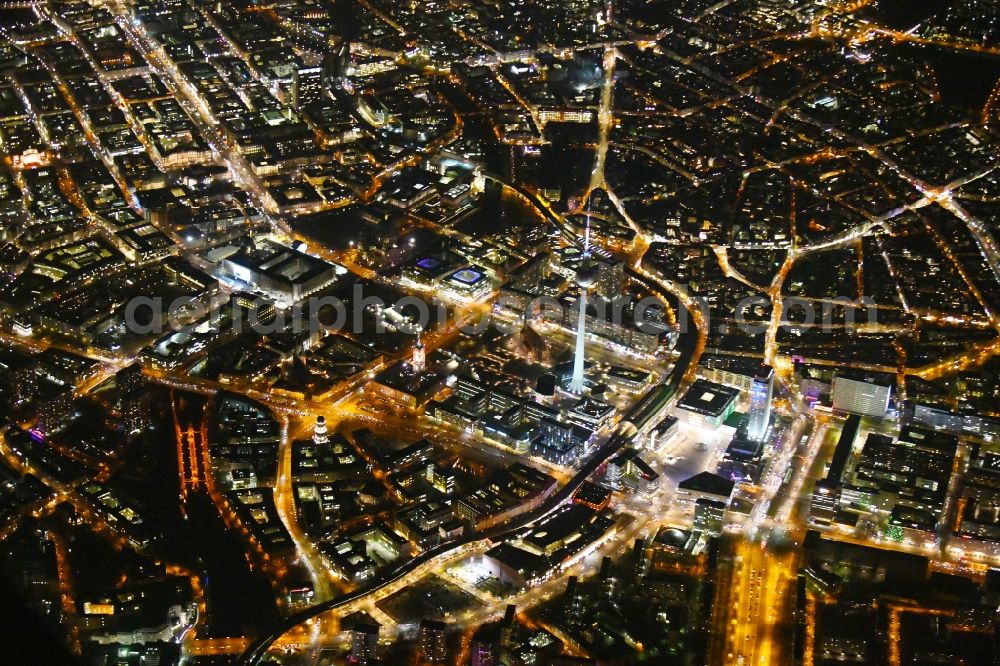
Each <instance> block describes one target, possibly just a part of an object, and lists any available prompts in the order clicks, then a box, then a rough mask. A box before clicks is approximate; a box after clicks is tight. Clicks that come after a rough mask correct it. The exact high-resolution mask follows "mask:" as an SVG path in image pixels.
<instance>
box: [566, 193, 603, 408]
mask: <svg viewBox="0 0 1000 666" xmlns="http://www.w3.org/2000/svg"><path fill="white" fill-rule="evenodd" d="M595 282H597V270H596V268H595V266H594V264H593V262H592V261H591V260H590V204H589V202H588V204H587V226H586V227H585V229H584V232H583V255H582V257H581V260H580V265H579V266H578V267H577V269H576V284H577V286H579V287H580V299H579V301H578V303H579V304H580V313H579V315H578V317H577V322H576V352H575V354H574V356H573V377H572V378H571V379H570V382H569V390H570V393H575V394H577V395H580V394H582V393H583V388H584V383H583V366H584V348H585V347H586V338H587V293H588V292H589V291H590V288H591V287H593V286H594V283H595Z"/></svg>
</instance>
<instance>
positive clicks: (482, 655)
mask: <svg viewBox="0 0 1000 666" xmlns="http://www.w3.org/2000/svg"><path fill="white" fill-rule="evenodd" d="M469 652H470V653H471V658H470V660H469V663H470V665H471V666H499V664H500V627H499V626H498V625H496V624H486V625H483V626H482V627H480V628H479V630H478V631H476V633H475V635H474V636H473V637H472V643H471V645H470V646H469Z"/></svg>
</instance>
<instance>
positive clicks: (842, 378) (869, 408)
mask: <svg viewBox="0 0 1000 666" xmlns="http://www.w3.org/2000/svg"><path fill="white" fill-rule="evenodd" d="M892 383H893V380H892V377H891V376H890V375H880V374H875V373H872V374H865V373H855V372H843V371H841V372H838V373H837V374H836V375H834V377H833V387H832V388H831V391H830V396H831V399H832V401H833V408H834V409H836V410H840V411H843V412H852V413H854V414H861V415H863V416H874V417H877V418H880V419H881V418H885V415H886V413H888V411H889V397H890V396H891V395H892Z"/></svg>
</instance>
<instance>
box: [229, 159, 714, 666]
mask: <svg viewBox="0 0 1000 666" xmlns="http://www.w3.org/2000/svg"><path fill="white" fill-rule="evenodd" d="M486 177H487V178H490V179H492V180H495V181H497V182H499V183H500V184H502V185H503V186H505V187H508V188H510V189H513V190H514V191H516V192H518V193H519V194H521V195H522V196H524V197H525V198H527V199H529V200H530V201H532V202H533V203H534V204H535V205H536V206H537V207H538V208H539V210H541V211H542V212H543V214H544V215H545V217H546V218H547V219H548V221H549V222H551V223H552V224H553V225H554V226H556V227H557V228H558V229H559V230H560V231H561V232H562V233H563V234H565V235H567V237H569V238H570V239H571V240H573V241H574V242H576V241H577V239H576V238H574V237H573V235H572V232H571V231H570V230H568V229H567V228H566V227H565V226H564V224H565V222H564V221H563V220H562V219H560V217H559V216H558V215H557V214H556V213H555V211H553V210H552V209H551V208H550V207H549V206H548V205H547V202H542V201H541V200H540V199H539V197H538V195H537V194H536V193H534V192H532V191H530V190H527V189H525V188H522V187H517V186H513V185H511V184H510V183H507V182H505V181H503V180H502V179H501V178H499V177H497V176H495V175H494V174H486ZM628 273H629V276H630V277H632V278H633V279H636V280H638V281H640V282H642V283H643V284H644V285H645V286H646V287H647V288H649V289H650V290H652V291H654V292H656V293H659V294H660V295H661V296H662V297H663V298H666V299H668V302H669V301H672V300H674V299H673V295H672V294H669V293H666V292H665V291H664V290H663V289H662V287H660V286H659V285H657V284H656V283H655V282H653V281H652V280H649V279H648V278H646V277H645V276H643V275H641V274H640V273H638V272H635V271H632V270H629V271H628ZM679 306H682V307H686V306H683V304H680V303H679ZM688 314H689V316H690V315H692V314H693V313H690V312H689V313H688ZM697 336H698V331H697V330H695V329H692V330H689V331H686V332H685V331H682V332H681V336H680V339H679V340H678V345H677V346H678V348H680V349H681V350H682V356H681V357H680V358H678V360H677V363H676V364H675V365H674V367H673V369H672V370H671V371H670V374H669V375H667V377H666V378H665V379H664V381H663V382H660V383H658V384H657V385H655V386H653V387H651V388H650V389H649V391H648V392H647V393H646V394H644V395H643V398H640V399H639V400H638V401H636V403H635V404H634V405H633V406H632V407H631V408H630V409H629V411H628V412H626V414H625V415H624V416H623V417H622V419H621V423H622V424H626V423H629V422H631V421H632V420H633V419H634V418H635V416H636V414H637V413H638V412H639V411H641V410H643V409H644V408H645V407H646V402H647V401H646V400H645V397H646V396H648V395H649V393H651V392H654V391H660V390H662V389H663V388H665V387H672V388H673V389H675V392H676V393H678V394H679V393H680V388H681V383H682V382H683V381H684V377H685V375H686V374H687V372H688V369H689V367H690V365H691V362H692V361H693V360H694V353H693V350H694V349H695V347H696V344H692V342H696V338H697ZM631 441H632V437H631V436H629V435H626V434H623V433H621V432H618V433H616V434H614V435H612V436H611V438H610V439H609V440H608V441H607V442H605V443H604V445H602V446H601V447H600V448H599V449H598V450H597V451H595V452H594V454H593V455H592V456H590V458H589V459H588V460H587V462H586V463H584V465H583V467H582V468H580V470H579V471H578V472H577V473H576V474H575V475H574V476H573V478H572V479H570V480H569V481H568V482H567V483H566V484H565V485H564V486H562V487H561V488H559V489H558V490H557V491H555V492H554V493H552V494H551V495H549V497H547V498H546V499H545V500H544V501H543V502H542V504H541V505H540V506H539V507H538V508H536V509H534V510H532V511H528V512H526V513H524V514H521V515H520V516H518V517H516V518H513V519H512V520H510V521H508V522H506V523H504V524H502V525H497V526H496V527H493V528H491V529H489V530H485V531H483V532H479V533H476V534H472V535H469V536H466V537H463V538H461V539H458V540H456V541H449V542H448V543H444V544H440V545H438V546H435V547H434V548H431V549H429V550H426V551H424V552H423V553H421V554H419V555H417V556H416V557H414V558H412V559H410V560H407V561H406V562H403V563H402V564H400V565H399V566H397V567H396V568H394V569H392V570H390V571H387V572H385V573H383V574H382V575H381V576H379V577H378V578H376V579H375V580H374V581H373V582H372V583H371V584H370V585H368V586H366V587H364V588H363V589H360V590H355V591H354V592H350V593H348V594H345V595H343V596H340V597H337V598H336V599H330V600H329V601H325V602H322V603H319V604H316V605H315V606H311V607H310V608H307V609H305V610H302V611H299V612H297V613H295V614H293V615H289V616H288V617H286V618H283V619H282V620H281V622H280V623H278V625H276V626H275V627H273V628H272V629H271V630H269V631H268V633H267V634H265V635H263V636H260V637H259V638H257V639H256V640H255V641H254V642H253V643H252V644H251V645H250V647H249V648H247V650H246V652H244V653H243V654H242V655H241V656H240V659H239V661H237V664H239V665H240V666H256V664H258V663H260V660H261V659H263V658H264V656H265V655H266V654H267V651H268V650H269V649H270V648H271V646H272V645H273V644H274V643H275V641H277V640H278V639H279V638H280V637H281V636H282V635H283V634H285V633H287V632H288V631H290V630H291V629H293V628H294V627H296V626H298V625H300V624H302V623H304V622H307V621H308V620H311V619H312V618H314V617H316V616H318V615H321V614H323V613H326V612H328V611H332V610H336V609H338V608H341V607H343V606H346V605H347V604H350V603H352V602H354V601H357V600H359V599H362V598H364V597H366V596H368V595H370V594H374V593H376V592H378V591H379V590H381V589H383V588H385V587H386V586H388V585H391V584H393V583H395V582H397V581H399V580H400V579H401V578H403V577H405V576H407V575H408V574H410V573H412V572H413V571H415V570H416V569H418V568H419V567H420V566H422V565H424V564H426V563H427V562H430V561H431V560H433V559H434V558H436V557H439V556H441V555H446V554H447V553H449V552H452V551H455V550H457V549H459V548H462V547H463V546H467V545H469V544H472V543H476V542H479V541H486V540H488V541H500V540H502V539H504V538H506V537H509V536H513V535H514V534H515V533H516V532H518V531H520V530H522V529H524V528H525V527H527V526H528V525H531V524H532V523H535V522H537V521H539V520H541V519H543V518H545V517H547V516H549V515H551V514H552V513H553V512H555V511H556V510H557V509H558V508H559V507H560V506H561V505H562V504H563V502H565V501H566V500H568V499H569V498H570V497H571V496H572V495H573V493H574V492H576V490H577V489H578V488H579V487H580V486H581V485H582V484H583V482H584V481H586V480H587V479H588V478H590V476H591V475H592V474H593V473H594V472H596V471H597V469H598V468H599V467H601V465H603V464H604V463H606V462H607V461H609V460H610V459H611V458H612V457H614V456H615V455H616V454H618V453H619V452H620V451H621V450H622V449H624V448H625V447H626V446H628V444H629V443H630V442H631Z"/></svg>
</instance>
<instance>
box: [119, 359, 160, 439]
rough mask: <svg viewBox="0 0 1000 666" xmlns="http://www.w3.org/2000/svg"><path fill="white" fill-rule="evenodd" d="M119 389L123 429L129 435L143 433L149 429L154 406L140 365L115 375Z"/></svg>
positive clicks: (136, 364) (126, 368)
mask: <svg viewBox="0 0 1000 666" xmlns="http://www.w3.org/2000/svg"><path fill="white" fill-rule="evenodd" d="M115 384H116V385H117V387H118V405H117V407H118V411H119V412H120V413H121V419H122V420H121V423H122V428H123V429H124V430H125V432H127V433H137V432H142V431H143V430H145V429H146V428H148V427H149V423H150V420H151V418H152V406H151V402H152V400H151V398H150V395H149V392H148V391H147V390H146V378H145V376H144V375H143V374H142V366H140V365H139V364H138V363H133V364H132V365H130V366H128V367H125V368H122V369H121V370H119V371H118V372H117V373H116V374H115Z"/></svg>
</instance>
